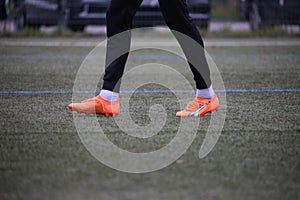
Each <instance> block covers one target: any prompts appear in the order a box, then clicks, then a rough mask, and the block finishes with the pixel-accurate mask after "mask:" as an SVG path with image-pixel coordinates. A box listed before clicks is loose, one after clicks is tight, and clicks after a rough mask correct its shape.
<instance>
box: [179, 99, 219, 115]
mask: <svg viewBox="0 0 300 200" xmlns="http://www.w3.org/2000/svg"><path fill="white" fill-rule="evenodd" d="M218 109H219V99H218V97H217V95H216V94H215V96H214V97H213V98H200V97H195V99H194V100H193V101H191V102H189V103H188V104H187V106H186V108H185V109H184V110H182V111H179V112H177V113H176V117H203V116H204V115H205V114H207V113H212V112H213V111H217V110H218Z"/></svg>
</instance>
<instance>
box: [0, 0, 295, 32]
mask: <svg viewBox="0 0 300 200" xmlns="http://www.w3.org/2000/svg"><path fill="white" fill-rule="evenodd" d="M109 2H110V0H1V1H0V9H1V10H0V19H1V22H0V32H1V35H6V36H7V35H11V34H19V35H25V36H26V35H27V36H30V35H40V34H41V35H42V34H52V35H72V33H74V32H77V34H79V33H83V34H88V35H89V34H96V35H97V34H105V12H106V9H107V7H108V5H109ZM187 3H188V7H189V10H190V15H191V17H192V18H193V19H194V21H195V23H196V24H197V25H198V26H199V28H201V29H203V34H205V35H208V36H209V35H213V36H218V35H221V36H226V35H229V36H230V35H231V34H233V36H239V35H241V36H247V35H250V36H251V35H262V36H273V35H275V36H276V35H296V36H298V34H299V32H300V31H299V24H300V1H299V0H187ZM134 26H135V27H141V26H147V27H149V26H150V27H151V26H164V20H163V18H162V16H161V12H160V8H159V4H158V2H157V0H144V1H143V3H142V5H141V7H140V9H139V10H138V12H137V14H136V16H135V19H134Z"/></svg>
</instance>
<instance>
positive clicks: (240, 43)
mask: <svg viewBox="0 0 300 200" xmlns="http://www.w3.org/2000/svg"><path fill="white" fill-rule="evenodd" d="M101 41H102V40H101V39H99V42H101ZM97 44H98V41H74V40H69V41H68V40H66V41H49V40H48V41H30V40H23V41H22V40H19V41H13V40H10V41H5V40H2V41H1V40H0V46H37V47H43V46H45V47H60V46H61V47H95V46H96V45H97ZM132 46H136V47H143V46H153V47H164V46H168V47H172V46H178V43H177V42H176V41H175V40H169V39H166V40H161V39H160V41H158V40H156V41H153V40H149V41H133V42H132ZM205 46H206V47H252V46H300V41H299V40H270V39H266V40H263V39H261V40H251V39H248V40H247V39H245V40H240V39H239V40H218V39H216V40H206V41H205Z"/></svg>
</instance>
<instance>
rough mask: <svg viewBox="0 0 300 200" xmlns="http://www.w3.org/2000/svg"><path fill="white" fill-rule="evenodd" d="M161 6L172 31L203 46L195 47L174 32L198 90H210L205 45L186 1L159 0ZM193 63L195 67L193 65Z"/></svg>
mask: <svg viewBox="0 0 300 200" xmlns="http://www.w3.org/2000/svg"><path fill="white" fill-rule="evenodd" d="M159 4H160V7H161V11H162V14H163V16H164V18H165V21H166V24H167V25H168V27H169V28H170V29H171V30H175V31H177V32H180V33H182V34H184V35H186V36H188V37H190V38H192V39H193V40H195V41H196V42H197V43H198V44H200V45H201V46H202V48H199V47H195V45H193V44H191V43H190V42H188V41H187V40H185V39H184V37H182V35H178V34H176V32H173V33H174V36H175V37H176V39H177V40H178V42H179V44H180V45H181V47H182V49H183V52H184V53H185V55H186V57H187V60H188V61H189V65H190V68H191V71H192V73H193V75H194V80H195V82H196V87H197V89H198V90H201V89H207V88H209V87H210V86H211V80H210V71H209V67H208V64H207V61H206V58H205V53H204V49H203V48H204V43H203V40H202V38H201V35H200V33H199V31H198V29H197V27H196V26H195V24H194V23H193V20H192V19H191V18H190V16H189V11H188V8H187V4H186V0H171V1H170V0H159ZM193 47H194V48H193ZM195 51H197V52H195ZM191 61H192V62H193V64H194V65H192V64H191ZM195 65H197V66H195Z"/></svg>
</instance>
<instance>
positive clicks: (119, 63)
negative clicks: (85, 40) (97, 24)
mask: <svg viewBox="0 0 300 200" xmlns="http://www.w3.org/2000/svg"><path fill="white" fill-rule="evenodd" d="M141 3H142V0H111V2H110V5H109V7H108V10H107V14H106V23H107V24H106V27H107V37H108V41H107V50H106V64H105V74H104V83H103V86H102V89H103V90H108V91H115V92H119V89H120V79H121V78H122V75H123V72H124V67H125V64H126V61H127V57H128V52H129V49H130V39H131V35H130V31H129V30H131V29H132V21H133V17H134V15H135V13H136V11H137V9H138V8H139V6H140V4H141ZM124 31H127V32H126V34H121V36H120V37H119V36H115V35H117V34H119V33H122V32H124ZM113 36H115V37H113ZM120 52H126V53H125V54H123V55H118V54H119V53H120ZM116 56H117V57H116ZM117 83H118V84H117Z"/></svg>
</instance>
